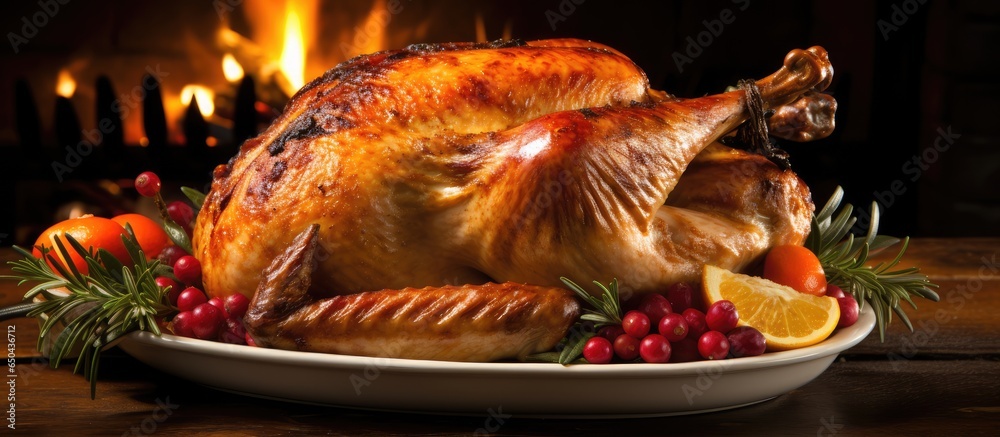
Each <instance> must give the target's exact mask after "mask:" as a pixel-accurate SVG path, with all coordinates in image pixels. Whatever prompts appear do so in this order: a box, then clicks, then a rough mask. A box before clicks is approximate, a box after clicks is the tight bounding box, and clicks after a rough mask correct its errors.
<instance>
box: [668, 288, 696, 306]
mask: <svg viewBox="0 0 1000 437" xmlns="http://www.w3.org/2000/svg"><path fill="white" fill-rule="evenodd" d="M693 299H694V288H692V287H691V284H688V283H687V282H678V283H676V284H674V285H671V286H670V288H668V289H667V300H668V301H670V305H672V306H673V307H674V312H676V313H682V312H684V310H686V309H688V308H691V306H692V303H691V301H692V300H693Z"/></svg>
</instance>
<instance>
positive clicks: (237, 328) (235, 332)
mask: <svg viewBox="0 0 1000 437" xmlns="http://www.w3.org/2000/svg"><path fill="white" fill-rule="evenodd" d="M246 338H247V330H246V328H244V327H243V322H241V321H239V320H234V319H231V318H230V319H226V326H225V327H224V329H223V330H222V333H221V334H219V341H221V342H223V343H229V344H247V340H246Z"/></svg>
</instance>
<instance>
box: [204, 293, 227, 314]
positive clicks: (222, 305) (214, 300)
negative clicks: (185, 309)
mask: <svg viewBox="0 0 1000 437" xmlns="http://www.w3.org/2000/svg"><path fill="white" fill-rule="evenodd" d="M208 303H209V304H211V305H214V306H215V307H216V308H218V309H219V311H222V318H223V319H228V318H229V311H226V303H225V302H223V300H222V298H221V297H218V296H216V297H213V298H211V299H209V300H208Z"/></svg>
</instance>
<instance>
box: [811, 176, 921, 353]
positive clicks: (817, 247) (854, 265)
mask: <svg viewBox="0 0 1000 437" xmlns="http://www.w3.org/2000/svg"><path fill="white" fill-rule="evenodd" d="M843 199H844V190H843V189H842V188H841V187H837V189H836V190H834V193H833V195H832V196H830V200H828V201H827V203H826V205H825V206H824V207H823V209H821V210H820V212H819V214H816V215H814V216H813V219H812V231H811V232H810V233H809V237H808V238H807V239H806V244H805V246H806V247H807V248H809V249H810V250H812V251H813V253H815V254H816V256H817V257H819V260H820V263H821V264H822V265H823V270H824V271H825V272H826V280H827V282H828V283H831V284H834V285H836V286H838V287H840V288H842V289H844V291H846V292H849V293H851V294H852V295H853V296H854V298H855V299H856V300H857V301H858V304H859V305H861V307H862V308H864V305H865V301H868V302H869V303H870V304H871V306H872V308H873V309H874V311H875V320H876V324H877V325H878V330H879V338H880V339H881V340H882V341H885V327H886V325H888V324H889V322H891V321H892V313H893V312H895V313H896V314H897V315H898V316H899V318H900V319H901V320H902V321H903V324H905V325H906V327H907V328H909V330H910V332H912V331H913V324H912V323H910V319H909V318H908V317H907V316H906V313H905V312H903V308H902V306H901V305H900V303H901V302H902V301H906V302H907V303H909V304H910V306H911V307H913V308H916V307H917V305H916V304H915V303H914V302H913V299H912V296H914V295H915V296H919V297H922V298H925V299H929V300H932V301H935V302H936V301H938V300H939V299H940V298H939V296H938V294H937V293H936V292H934V290H931V288H938V285H937V284H934V283H932V282H931V281H930V280H929V279H928V278H927V275H925V274H922V273H920V270H919V269H918V268H916V267H911V268H907V269H898V270H892V269H893V267H895V266H896V265H897V264H899V261H900V260H901V259H902V257H903V253H904V252H905V251H906V247H907V246H908V244H909V237H906V238H903V239H902V240H900V239H899V238H895V237H889V236H885V235H878V222H879V210H878V205H877V204H876V203H875V202H872V209H871V220H870V223H869V224H868V233H867V234H866V235H865V236H863V237H855V235H854V234H852V233H851V232H850V231H851V228H852V227H853V226H854V224H855V223H856V222H857V217H853V216H852V213H853V212H854V207H853V206H852V205H850V204H846V205H844V206H843V208H841V207H840V203H841V202H842V201H843ZM838 208H839V212H838V211H837V210H838ZM835 213H836V215H835ZM900 241H902V243H903V245H902V247H901V248H900V250H899V253H898V254H897V255H896V257H895V258H894V259H893V260H892V261H890V262H888V263H879V264H877V265H874V266H868V265H866V264H867V262H868V256H869V255H870V254H871V253H873V252H877V251H879V250H882V249H886V248H888V247H891V246H893V245H895V244H897V243H899V242H900Z"/></svg>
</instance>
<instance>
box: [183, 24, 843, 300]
mask: <svg viewBox="0 0 1000 437" xmlns="http://www.w3.org/2000/svg"><path fill="white" fill-rule="evenodd" d="M559 45H560V46H558V47H548V46H546V45H545V43H544V42H542V43H535V44H534V45H531V46H514V47H488V46H475V47H474V48H472V49H469V48H468V46H467V45H461V48H460V49H454V50H453V49H450V48H449V47H430V48H427V47H424V48H418V49H412V50H403V51H398V52H386V53H381V54H376V55H371V56H368V57H363V58H359V59H356V60H353V61H350V62H349V63H347V64H346V65H345V66H342V67H338V68H336V69H334V70H331V72H330V73H328V74H327V75H325V76H324V77H323V78H321V79H320V80H318V81H316V82H313V83H312V84H310V85H308V86H307V87H306V88H305V89H303V90H302V91H301V92H300V93H299V94H298V95H297V96H296V97H295V98H294V99H293V101H292V102H291V103H290V104H289V107H288V108H287V109H286V111H285V114H284V115H283V117H282V118H281V119H280V120H278V121H277V122H276V123H275V124H274V125H272V126H271V127H270V128H269V129H268V130H267V131H266V132H265V133H263V134H262V135H261V136H259V137H257V138H255V139H253V140H250V141H248V142H247V143H246V144H245V145H244V146H243V148H242V150H241V151H240V154H239V155H238V156H236V157H235V158H234V160H233V161H232V162H231V163H230V164H229V165H227V166H224V167H220V168H219V169H217V172H216V175H215V180H214V181H213V186H212V190H211V192H210V194H209V196H208V199H207V201H206V203H205V206H204V208H203V210H202V212H201V214H200V215H199V219H198V223H197V226H196V230H195V235H194V240H195V241H194V244H195V253H196V255H197V256H198V257H199V259H201V260H202V264H203V267H204V271H205V286H206V288H207V291H208V292H209V293H211V294H213V295H220V294H229V293H233V292H240V293H244V294H248V295H249V294H250V293H252V290H254V289H255V288H256V285H257V283H258V281H259V279H260V272H261V271H262V270H263V269H264V267H265V266H267V265H268V264H269V263H270V261H271V260H273V259H274V258H276V257H277V256H278V255H279V254H280V253H281V252H282V251H283V250H284V249H285V248H286V247H287V246H288V244H289V243H290V241H291V239H292V238H293V237H294V236H295V235H297V234H298V233H299V232H301V231H302V230H303V229H305V228H306V227H307V226H309V225H311V224H313V223H316V224H319V225H320V244H321V245H322V247H323V248H324V252H325V253H327V254H328V256H326V257H324V259H323V260H321V262H320V265H319V266H318V268H317V281H316V282H317V283H318V284H322V287H323V290H322V291H324V292H326V293H328V294H344V293H353V292H359V291H367V290H378V289H397V288H403V287H422V286H435V285H443V284H445V283H452V284H465V283H483V282H487V281H489V280H495V281H513V282H521V283H532V284H539V285H558V277H559V276H560V275H566V276H570V277H574V278H578V279H581V280H584V279H583V278H604V279H605V280H607V279H609V278H611V277H619V278H622V279H623V281H624V282H625V286H626V287H627V288H630V289H633V290H638V291H649V290H656V289H662V288H663V287H666V286H668V285H669V284H671V283H673V282H677V281H681V280H692V279H694V278H696V273H697V269H698V267H699V266H700V264H701V263H703V262H704V261H705V260H712V261H714V262H715V263H716V264H717V265H722V266H726V267H729V268H732V269H739V268H741V267H743V266H745V265H747V264H748V263H750V262H751V261H752V260H753V259H755V258H756V257H758V256H759V255H760V254H762V253H763V252H764V251H765V250H766V249H767V248H769V247H771V246H773V245H775V244H783V243H797V242H801V241H802V239H803V238H804V235H805V234H806V232H807V231H808V217H809V213H810V212H811V208H812V205H811V202H810V201H809V199H808V192H807V191H806V190H805V189H804V185H803V184H801V182H800V181H798V179H797V178H796V177H794V174H791V173H790V172H789V173H788V174H787V175H785V176H782V177H778V176H773V175H772V176H768V175H769V174H772V173H775V172H776V171H777V169H771V168H766V166H763V167H759V166H758V167H755V168H757V170H755V171H752V172H744V173H740V178H738V179H739V180H737V181H733V182H732V183H731V184H730V185H729V186H728V188H727V189H729V190H731V191H732V193H736V192H739V191H740V190H742V189H743V187H744V186H745V185H746V184H747V181H757V182H759V181H761V180H765V179H766V180H770V181H771V183H772V184H773V186H772V187H771V188H769V189H768V190H757V191H754V193H755V194H757V195H758V196H757V197H739V196H735V195H732V196H728V197H729V198H738V199H739V200H741V202H738V203H730V204H727V205H728V206H727V207H726V208H724V209H717V210H716V211H715V212H714V213H713V214H714V215H713V214H708V215H704V214H705V213H703V212H702V211H704V210H706V209H707V208H709V207H710V206H711V202H715V200H716V199H713V200H711V202H708V201H706V200H704V199H709V198H711V196H706V195H705V193H704V191H705V188H704V187H702V186H692V184H684V185H683V187H690V188H684V189H683V190H682V192H677V193H672V191H674V188H675V186H676V185H677V184H678V182H679V181H680V180H681V179H682V178H681V175H682V174H683V173H684V172H685V169H686V168H687V165H688V163H689V162H690V161H692V160H693V159H694V157H695V156H696V155H698V154H699V152H700V151H701V150H702V149H703V148H704V147H706V146H707V145H708V144H711V143H712V142H713V141H715V140H716V139H717V138H718V137H720V136H722V135H723V134H725V133H726V132H728V131H731V130H732V129H734V128H735V127H736V126H737V125H738V124H739V123H741V122H742V121H743V120H744V119H745V117H746V109H745V102H744V100H743V99H744V94H743V92H742V91H734V92H730V93H725V94H721V95H717V96H707V97H703V98H698V99H687V100H684V99H668V100H663V99H661V98H658V97H656V94H655V93H651V92H649V90H648V84H647V83H646V79H645V76H644V74H642V72H641V71H640V70H638V68H637V67H636V66H635V65H634V64H632V63H631V62H630V61H628V60H627V59H626V58H624V57H623V56H621V55H619V54H617V53H614V52H610V51H607V50H601V49H600V48H595V47H593V46H588V47H572V46H568V45H569V44H567V43H566V42H565V41H562V42H560V43H559ZM581 45H583V44H581ZM811 50H812V51H802V50H799V51H795V52H793V53H792V54H790V55H789V57H788V58H787V59H786V62H785V66H784V67H783V68H782V69H781V70H779V72H777V73H775V75H772V76H771V77H769V78H766V79H764V80H762V81H761V82H759V85H760V86H761V92H762V95H763V96H764V98H765V102H766V104H767V105H768V106H769V107H776V106H780V105H783V104H785V103H789V102H791V101H794V100H795V99H796V98H797V97H798V96H799V95H801V94H803V93H805V92H806V91H808V90H810V89H813V88H822V87H823V86H825V84H828V83H829V80H830V78H829V75H830V67H829V63H828V61H826V58H825V52H822V49H811ZM580 108H584V109H580ZM778 173H780V172H778ZM762 176H766V177H762ZM683 191H694V193H693V194H689V195H685V194H684V193H683ZM723 191H725V190H723ZM711 192H712V193H714V194H717V195H719V196H722V198H723V199H725V198H726V196H725V193H723V192H719V191H718V186H713V188H712V190H711ZM668 196H674V197H680V198H685V197H691V198H697V199H703V201H705V202H708V203H709V205H708V206H707V207H704V208H699V207H697V205H694V204H691V203H689V204H686V205H685V206H686V207H688V208H687V209H685V208H683V207H682V208H678V207H676V206H664V203H666V204H668V205H673V204H674V203H673V202H672V201H671V200H672V199H669V198H668ZM781 198H793V199H798V200H797V201H794V202H791V203H792V204H794V205H795V206H796V207H794V208H787V207H786V205H785V203H781V202H778V201H777V200H775V199H781ZM776 202H778V203H776ZM782 202H784V201H782ZM772 204H773V205H772Z"/></svg>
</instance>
